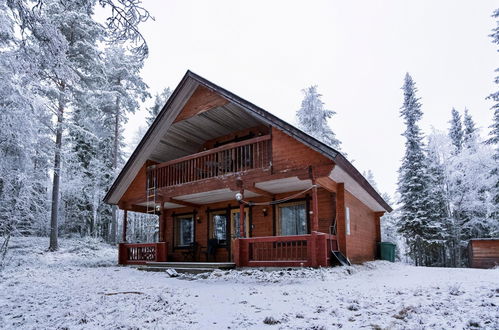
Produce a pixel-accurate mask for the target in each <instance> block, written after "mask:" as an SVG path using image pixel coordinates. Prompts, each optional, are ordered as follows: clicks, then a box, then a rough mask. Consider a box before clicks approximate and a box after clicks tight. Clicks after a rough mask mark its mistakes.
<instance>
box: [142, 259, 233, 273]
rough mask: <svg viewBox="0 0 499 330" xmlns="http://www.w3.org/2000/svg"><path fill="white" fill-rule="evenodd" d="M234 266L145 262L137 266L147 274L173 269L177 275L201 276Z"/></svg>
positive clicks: (212, 263)
mask: <svg viewBox="0 0 499 330" xmlns="http://www.w3.org/2000/svg"><path fill="white" fill-rule="evenodd" d="M235 267H236V264H235V263H233V262H155V261H151V262H147V263H146V264H145V265H141V266H138V267H137V269H138V270H144V271H148V272H166V270H167V269H175V271H176V272H177V273H189V274H201V273H208V272H212V271H214V270H215V269H224V270H227V269H232V268H235Z"/></svg>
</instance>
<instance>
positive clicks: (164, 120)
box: [104, 71, 392, 212]
mask: <svg viewBox="0 0 499 330" xmlns="http://www.w3.org/2000/svg"><path fill="white" fill-rule="evenodd" d="M228 103H232V104H235V105H237V106H238V107H240V108H241V109H244V110H245V111H248V112H250V113H251V114H252V115H253V116H255V117H257V118H259V119H260V120H261V121H263V122H265V123H266V124H269V125H271V126H273V127H275V128H277V129H279V130H281V131H283V132H285V133H286V134H287V135H289V136H291V137H293V138H294V139H296V140H298V141H300V142H302V143H303V144H305V145H307V146H308V147H310V148H312V149H313V150H315V151H317V152H319V153H321V154H322V155H324V156H326V157H328V158H329V159H332V160H334V162H335V163H336V165H337V166H340V167H341V169H342V170H344V171H345V172H346V173H347V174H348V175H349V177H351V178H352V179H353V180H354V181H355V184H356V185H358V186H359V187H360V188H362V189H363V190H365V191H366V192H367V193H368V194H369V195H370V196H371V197H372V198H374V199H375V200H376V201H377V202H378V203H379V204H380V205H381V206H382V207H383V208H384V209H385V210H386V211H388V212H390V211H391V210H392V209H391V207H390V206H389V205H388V204H387V203H386V202H385V201H384V200H383V198H382V197H381V196H380V195H379V194H378V193H377V192H376V190H375V189H374V188H373V187H372V186H371V185H370V184H369V182H367V180H366V179H365V178H364V177H363V176H362V175H361V174H360V172H359V171H358V170H357V169H356V168H355V167H354V166H353V165H352V164H351V163H350V162H349V161H348V160H347V159H346V158H345V157H344V156H343V155H342V154H340V153H339V152H338V151H336V150H334V149H333V148H331V147H329V146H327V145H325V144H324V143H322V142H320V141H318V140H317V139H315V138H313V137H311V136H310V135H308V134H306V133H304V132H302V131H301V130H299V129H298V128H296V127H294V126H292V125H290V124H288V123H287V122H285V121H283V120H282V119H280V118H278V117H276V116H274V115H272V114H271V113H269V112H267V111H265V110H263V109H262V108H259V107H257V106H256V105H254V104H252V103H250V102H248V101H246V100H244V99H242V98H240V97H239V96H237V95H235V94H233V93H231V92H229V91H227V90H225V89H223V88H222V87H220V86H217V85H215V84H213V83H212V82H210V81H208V80H206V79H204V78H202V77H201V76H198V75H196V74H195V73H193V72H191V71H187V73H186V74H185V76H184V77H183V78H182V80H181V82H180V83H179V85H178V86H177V88H176V89H175V90H174V92H173V94H172V96H171V97H170V98H169V100H168V101H167V103H166V104H165V106H164V107H163V109H162V110H161V112H160V113H159V114H158V116H157V118H156V119H155V121H154V122H153V124H152V125H151V127H150V128H149V129H148V131H147V132H146V134H145V135H144V137H143V138H142V140H141V141H140V143H139V145H138V146H137V148H136V149H135V150H134V152H133V153H132V155H131V156H130V158H129V160H128V161H127V163H126V164H125V166H124V167H123V169H122V171H121V172H120V174H119V175H118V177H117V178H116V180H115V181H114V183H113V185H112V186H111V188H110V189H109V191H108V193H107V194H106V196H105V198H104V201H105V202H106V203H109V204H117V203H118V201H119V199H120V198H121V196H123V194H124V193H125V191H126V189H127V187H128V186H129V185H130V184H131V182H132V181H133V179H134V178H135V176H136V175H137V173H138V172H139V170H140V168H141V167H142V165H143V164H144V163H145V162H146V161H147V160H148V159H147V158H148V156H149V155H150V153H151V151H152V149H153V148H154V145H155V144H157V143H159V142H160V140H161V137H162V135H163V134H164V133H165V132H166V131H167V130H168V129H169V127H170V126H171V125H172V124H173V123H174V122H179V121H181V120H184V119H187V118H189V117H192V116H195V115H196V114H199V113H201V112H203V111H207V110H209V109H212V108H213V107H216V106H222V105H226V104H228Z"/></svg>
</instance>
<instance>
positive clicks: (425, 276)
mask: <svg viewBox="0 0 499 330" xmlns="http://www.w3.org/2000/svg"><path fill="white" fill-rule="evenodd" d="M47 244H48V239H46V238H24V239H16V240H15V241H14V242H13V249H12V251H11V254H10V257H11V260H10V262H9V265H8V266H7V268H6V269H5V270H4V271H3V272H2V273H0V311H1V314H0V328H2V329H101V328H104V329H142V328H145V329H229V328H230V329H239V328H252V329H262V328H263V329H267V328H268V329H284V328H286V329H287V328H299V329H335V328H343V329H359V328H367V329H370V328H374V329H382V328H389V329H423V328H426V329H440V328H445V329H449V328H457V329H462V328H487V329H498V328H499V269H494V270H476V269H444V268H422V267H418V268H416V267H412V266H407V265H403V264H390V263H387V262H372V263H367V264H365V265H363V266H354V267H347V268H345V267H343V268H332V269H323V270H308V269H301V270H295V271H286V270H284V271H273V272H263V271H260V270H243V271H230V272H215V273H212V274H211V275H210V276H191V277H180V278H168V277H167V276H166V274H163V273H148V272H140V271H137V270H135V269H131V268H126V267H116V266H114V263H115V260H116V250H115V249H112V248H110V247H108V246H106V245H103V244H101V243H98V242H95V241H91V240H89V241H85V240H63V241H61V251H60V252H56V253H47V252H45V251H44V248H46V246H47Z"/></svg>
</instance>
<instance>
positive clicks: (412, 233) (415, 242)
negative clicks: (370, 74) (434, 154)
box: [398, 73, 431, 265]
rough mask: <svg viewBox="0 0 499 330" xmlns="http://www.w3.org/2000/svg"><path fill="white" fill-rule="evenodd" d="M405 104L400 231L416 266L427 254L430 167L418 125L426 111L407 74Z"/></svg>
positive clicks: (403, 110) (400, 181)
mask: <svg viewBox="0 0 499 330" xmlns="http://www.w3.org/2000/svg"><path fill="white" fill-rule="evenodd" d="M402 90H403V91H404V103H403V105H402V108H401V111H400V115H401V117H402V118H403V119H404V123H405V125H406V129H405V132H404V133H403V136H404V137H405V139H406V142H405V155H404V158H403V160H402V165H401V166H400V169H399V180H398V192H399V194H400V204H401V206H400V219H399V232H400V233H401V234H402V235H404V237H405V239H406V242H407V247H408V254H409V256H410V257H411V258H412V259H413V260H414V262H415V263H416V265H425V264H426V259H425V257H424V253H425V248H426V241H425V240H426V236H427V227H428V222H429V221H430V216H431V215H430V214H429V211H428V205H429V198H430V195H429V188H428V182H429V179H428V169H427V164H428V162H427V160H426V155H425V154H424V150H423V148H424V146H423V135H422V132H421V129H420V128H419V126H418V121H419V120H420V119H421V117H422V115H423V112H422V111H421V104H420V102H419V98H418V97H417V96H416V92H417V88H416V85H415V83H414V81H413V79H412V77H411V76H410V75H409V74H408V73H407V74H406V76H405V79H404V85H403V87H402Z"/></svg>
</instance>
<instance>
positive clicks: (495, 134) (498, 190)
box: [487, 9, 499, 222]
mask: <svg viewBox="0 0 499 330" xmlns="http://www.w3.org/2000/svg"><path fill="white" fill-rule="evenodd" d="M492 17H494V18H495V19H496V24H497V25H496V27H495V28H494V29H493V30H492V34H490V37H491V38H492V42H493V43H495V44H496V45H499V9H496V10H495V11H494V14H493V15H492ZM496 72H499V68H498V69H496ZM495 83H496V85H497V86H499V76H496V78H495ZM488 98H489V99H492V100H493V101H494V105H493V106H492V109H491V110H492V111H493V117H492V125H491V126H490V135H489V139H488V140H487V143H488V144H490V145H492V146H494V160H495V165H494V168H493V169H492V171H491V176H492V180H493V185H492V196H493V203H494V211H493V217H494V218H495V219H496V220H497V221H498V222H499V91H496V92H495V93H492V94H491V95H489V96H488Z"/></svg>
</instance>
